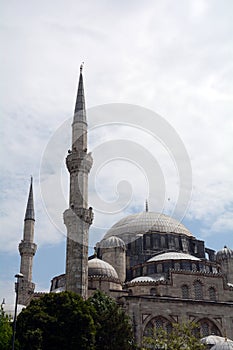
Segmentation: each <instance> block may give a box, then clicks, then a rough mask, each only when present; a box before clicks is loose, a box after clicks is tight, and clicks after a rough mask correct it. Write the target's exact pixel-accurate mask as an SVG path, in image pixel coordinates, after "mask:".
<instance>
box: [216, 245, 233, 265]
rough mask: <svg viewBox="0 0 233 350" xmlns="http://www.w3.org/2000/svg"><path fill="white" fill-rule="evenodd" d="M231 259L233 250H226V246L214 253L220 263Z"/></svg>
mask: <svg viewBox="0 0 233 350" xmlns="http://www.w3.org/2000/svg"><path fill="white" fill-rule="evenodd" d="M229 258H233V250H232V249H230V248H228V247H227V246H224V248H223V249H221V250H219V251H218V252H217V253H216V260H217V261H221V260H225V259H229Z"/></svg>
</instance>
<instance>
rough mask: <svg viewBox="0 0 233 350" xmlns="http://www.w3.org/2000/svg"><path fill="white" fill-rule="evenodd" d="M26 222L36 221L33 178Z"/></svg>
mask: <svg viewBox="0 0 233 350" xmlns="http://www.w3.org/2000/svg"><path fill="white" fill-rule="evenodd" d="M24 220H34V221H35V212H34V200H33V177H32V176H31V184H30V189H29V195H28V202H27V207H26V212H25V218H24Z"/></svg>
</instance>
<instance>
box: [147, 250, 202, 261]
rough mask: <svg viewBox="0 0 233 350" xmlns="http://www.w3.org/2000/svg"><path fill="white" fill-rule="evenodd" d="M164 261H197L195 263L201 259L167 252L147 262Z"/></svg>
mask: <svg viewBox="0 0 233 350" xmlns="http://www.w3.org/2000/svg"><path fill="white" fill-rule="evenodd" d="M162 260H195V261H200V259H199V258H197V257H196V256H193V255H190V254H185V253H178V252H167V253H163V254H159V255H155V256H153V257H152V258H150V259H149V260H147V262H152V261H162Z"/></svg>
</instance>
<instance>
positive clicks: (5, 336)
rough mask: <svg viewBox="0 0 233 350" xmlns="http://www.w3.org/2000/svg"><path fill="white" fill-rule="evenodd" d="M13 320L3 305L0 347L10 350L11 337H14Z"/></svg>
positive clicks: (0, 323)
mask: <svg viewBox="0 0 233 350" xmlns="http://www.w3.org/2000/svg"><path fill="white" fill-rule="evenodd" d="M11 323H12V320H11V318H10V317H9V316H8V315H7V314H6V313H5V312H4V310H3V307H2V305H1V309H0V349H1V350H8V349H10V347H11V339H12V327H11Z"/></svg>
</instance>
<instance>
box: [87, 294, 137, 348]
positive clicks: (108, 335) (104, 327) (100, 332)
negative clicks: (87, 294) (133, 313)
mask: <svg viewBox="0 0 233 350" xmlns="http://www.w3.org/2000/svg"><path fill="white" fill-rule="evenodd" d="M89 302H90V303H91V304H92V305H93V306H94V309H95V312H94V314H93V318H94V322H95V325H96V344H95V349H96V350H118V349H119V350H128V349H134V345H133V343H134V339H133V331H132V325H131V321H130V319H129V317H128V316H127V315H126V314H125V312H124V310H123V309H122V308H121V307H120V306H119V305H118V304H117V303H116V301H115V300H113V299H112V298H110V297H108V296H107V295H106V294H104V293H102V292H100V291H97V292H96V293H95V294H94V295H93V296H92V297H91V298H90V299H89Z"/></svg>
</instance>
